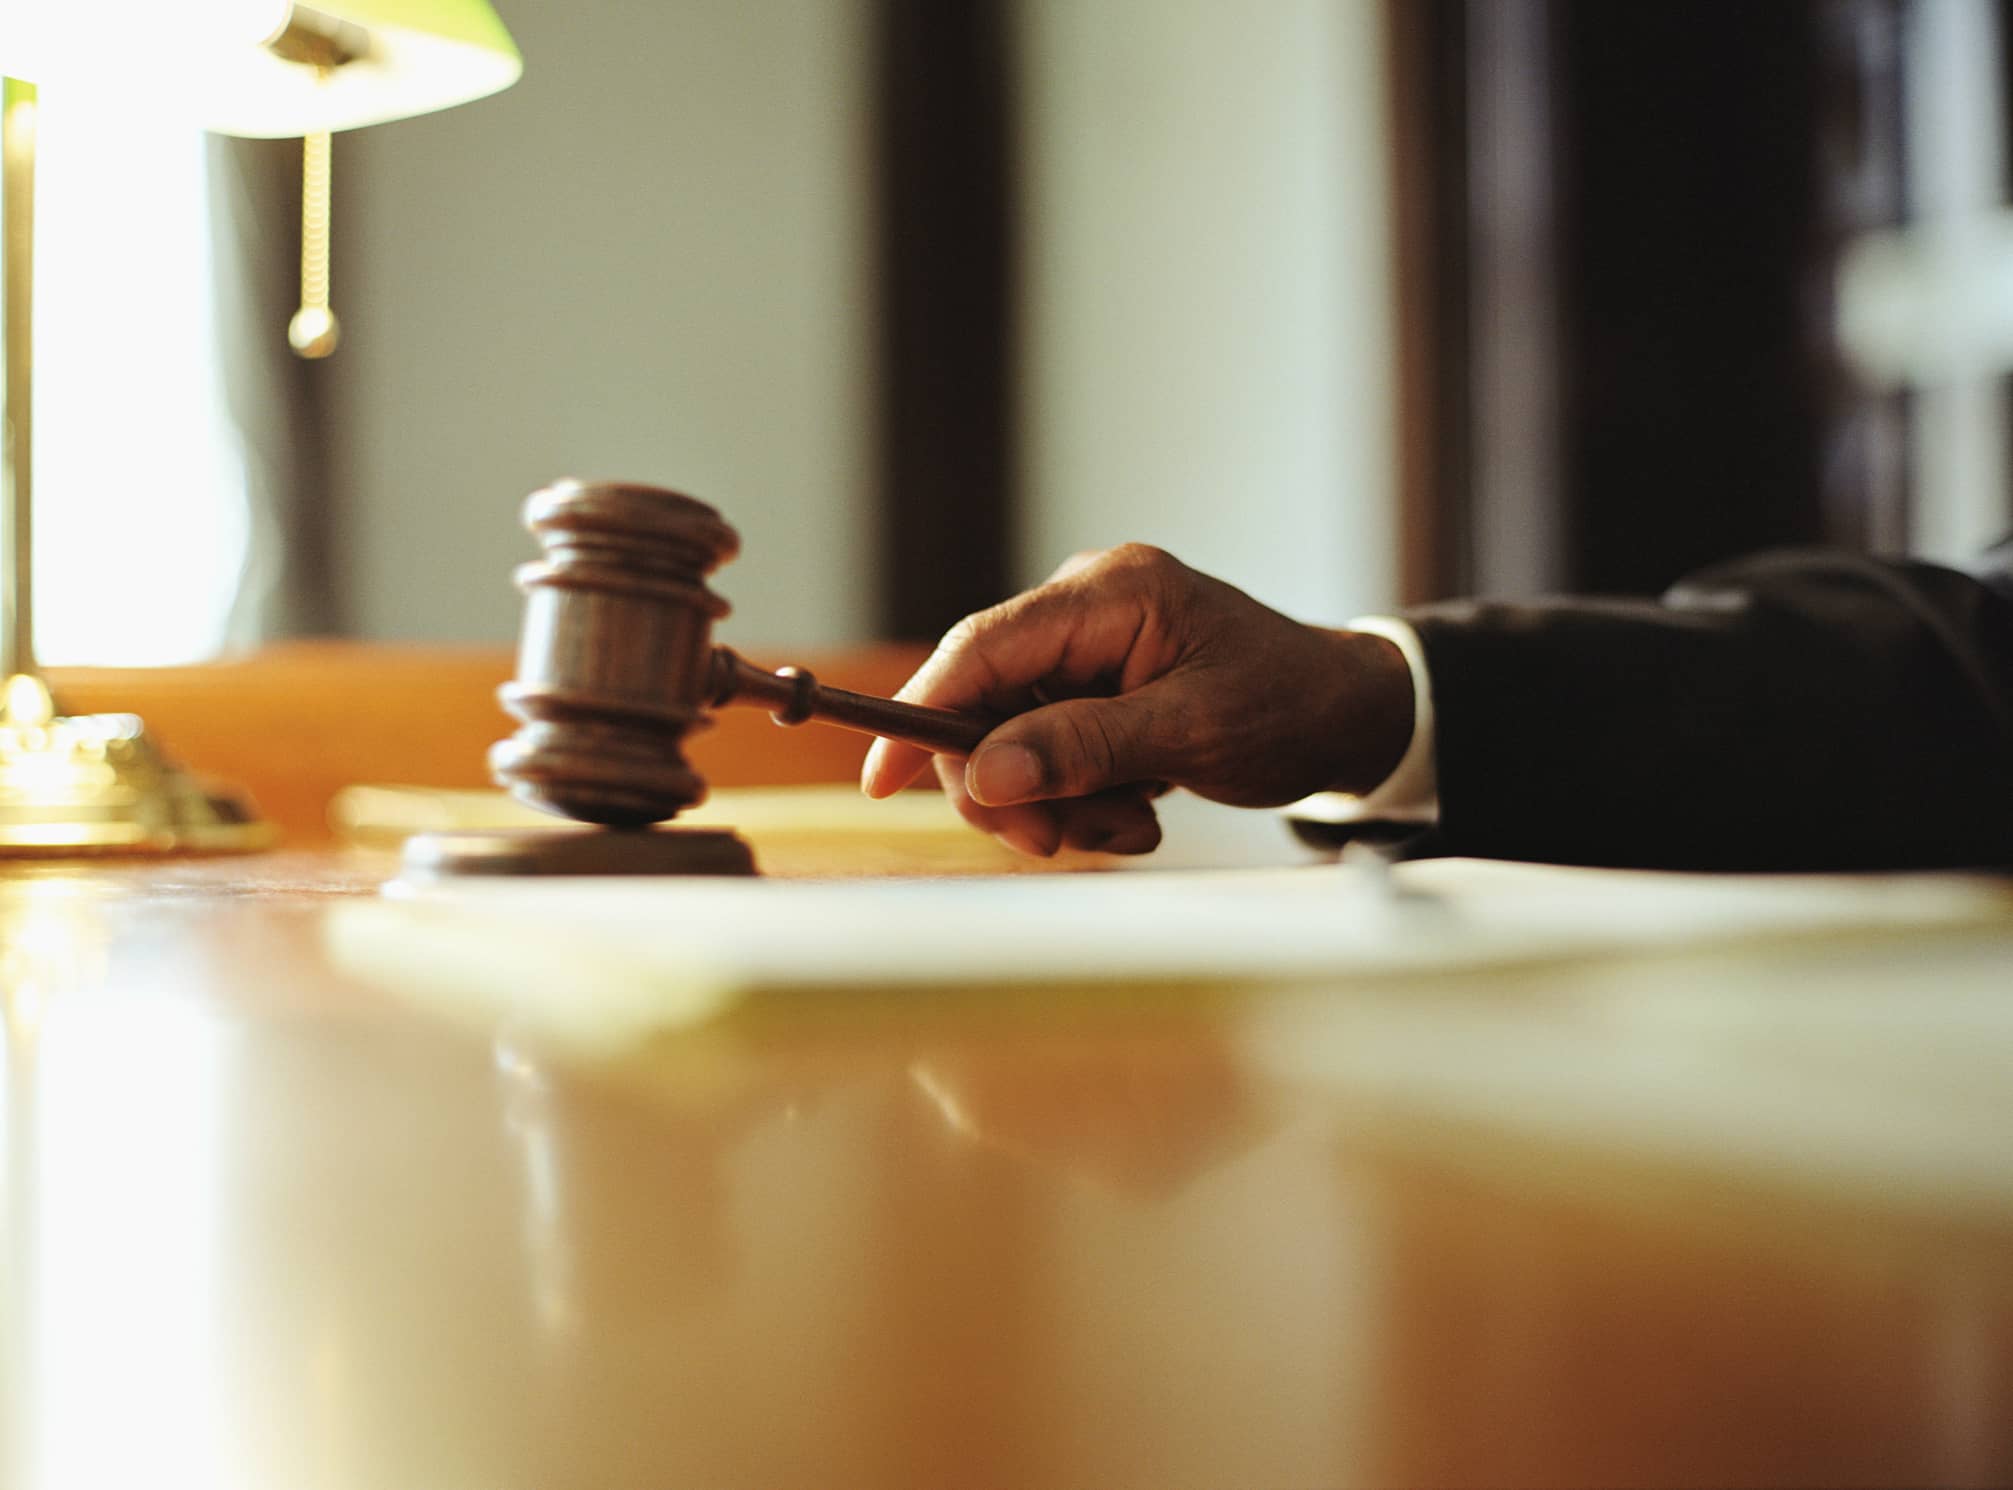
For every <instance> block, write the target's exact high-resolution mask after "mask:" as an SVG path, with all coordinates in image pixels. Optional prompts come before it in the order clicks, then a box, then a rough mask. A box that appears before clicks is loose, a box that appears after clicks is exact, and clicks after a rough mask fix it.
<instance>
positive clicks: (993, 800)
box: [965, 740, 1042, 807]
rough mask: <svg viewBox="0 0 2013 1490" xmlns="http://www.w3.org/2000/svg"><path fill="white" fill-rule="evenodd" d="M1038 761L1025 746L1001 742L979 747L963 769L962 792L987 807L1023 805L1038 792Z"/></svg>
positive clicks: (1039, 776)
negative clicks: (970, 795) (964, 791)
mask: <svg viewBox="0 0 2013 1490" xmlns="http://www.w3.org/2000/svg"><path fill="white" fill-rule="evenodd" d="M1041 778H1042V769H1041V759H1040V757H1038V756H1037V755H1036V754H1035V753H1034V752H1033V751H1032V750H1030V749H1028V748H1027V746H1025V745H1017V744H1015V743H1014V742H1012V741H1011V740H1002V741H1000V742H999V743H998V744H996V745H982V746H980V747H979V753H978V754H977V755H975V756H973V757H972V763H971V764H970V765H969V766H967V767H966V768H965V790H967V791H969V792H970V793H971V794H972V800H973V801H975V802H978V803H980V804H982V805H983V806H986V807H1005V806H1007V805H1008V804H1009V803H1013V802H1025V801H1026V800H1027V799H1028V798H1029V797H1032V796H1033V795H1034V794H1035V793H1036V792H1038V791H1040V790H1041Z"/></svg>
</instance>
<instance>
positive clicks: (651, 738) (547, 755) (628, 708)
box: [489, 480, 991, 828]
mask: <svg viewBox="0 0 2013 1490" xmlns="http://www.w3.org/2000/svg"><path fill="white" fill-rule="evenodd" d="M524 524H525V526H526V527H527V528H529V529H530V530H531V532H532V534H533V536H534V537H536V538H537V539H538V542H539V544H540V546H541V548H542V550H543V557H542V558H541V559H539V560H537V561H536V562H533V563H530V564H526V565H523V566H522V567H520V568H519V569H518V571H517V584H518V587H519V588H520V589H521V590H523V592H524V596H525V610H524V629H523V634H522V638H521V642H520V646H519V651H518V659H517V677H516V679H515V680H514V681H512V682H510V683H507V684H505V685H504V687H503V690H502V693H501V695H500V696H501V698H502V700H503V704H504V707H505V708H507V709H508V710H509V711H510V712H511V714H513V715H514V716H515V717H516V718H517V719H519V720H520V721H522V723H521V726H520V727H519V729H518V731H517V733H516V734H514V735H512V736H511V737H510V738H509V739H507V740H502V741H499V742H498V743H497V744H496V745H495V746H494V747H493V748H492V749H491V750H490V753H489V765H490V770H491V772H492V773H493V774H494V775H495V777H496V779H497V781H498V782H499V783H501V784H502V785H504V786H506V787H508V788H509V789H510V792H511V794H512V795H513V796H515V797H517V798H518V799H519V800H520V801H523V802H527V803H530V804H531V805H533V806H536V807H541V808H544V809H545V810H547V811H549V812H555V813H558V814H560V815H561V816H564V817H569V818H574V819H576V820H578V821H580V822H585V823H598V824H601V825H603V826H606V827H612V828H640V827H644V826H647V825H648V824H651V823H657V822H662V821H663V820H665V819H666V818H670V817H674V816H676V815H677V813H678V812H679V811H680V810H681V809H683V808H685V807H688V806H690V805H691V804H693V803H694V802H697V801H698V800H699V799H700V798H701V797H703V796H704V795H705V790H706V788H705V783H704V782H703V781H702V780H701V779H700V778H699V776H698V774H697V773H696V772H694V771H693V769H692V767H691V766H690V764H689V763H688V762H687V761H686V759H685V752H684V748H683V746H684V740H685V737H686V735H688V734H689V733H691V732H692V731H693V730H694V729H698V728H701V727H703V726H704V724H705V723H706V720H707V715H708V712H709V711H710V710H713V709H718V708H723V707H725V706H727V705H730V704H751V705H758V706H762V707H766V708H768V709H769V710H770V711H771V712H772V714H773V715H774V717H775V718H776V720H777V721H778V722H779V723H782V724H801V723H803V722H804V721H805V720H810V719H818V720H823V721H825V722H826V723H828V724H837V725H842V726H844V727H845V728H847V729H855V730H862V731H864V732H866V733H868V734H875V735H883V736H885V737H887V738H889V739H892V740H902V741H906V742H907V743H909V744H912V745H920V746H922V747H923V748H924V749H926V750H931V751H935V752H937V753H939V754H947V755H970V754H971V753H972V751H973V750H975V749H976V748H977V747H978V743H979V741H980V740H982V739H984V738H985V735H986V733H987V731H988V730H989V729H990V728H991V725H990V723H989V722H988V721H986V720H984V719H982V718H980V717H978V716H975V715H970V714H960V713H954V712H952V711H950V710H947V709H926V708H922V707H919V706H917V705H915V704H904V703H897V702H896V701H894V700H893V699H885V698H874V697H871V696H869V695H866V694H860V693H850V692H847V691H846V690H845V689H841V688H828V687H825V686H824V685H822V684H820V683H819V682H818V680H817V679H816V678H814V677H812V676H811V674H809V673H807V672H805V671H803V670H802V669H800V668H793V667H786V668H783V669H780V670H779V671H777V672H773V673H772V672H765V671H763V670H762V669H761V668H758V667H755V666H753V665H752V664H750V663H749V662H747V661H746V660H744V659H743V658H741V657H740V656H739V655H737V654H736V653H735V652H734V651H733V650H731V649H730V648H727V647H719V646H715V645H713V639H712V632H713V625H714V623H715V622H716V621H719V620H720V619H722V618H723V617H724V616H726V614H727V611H728V606H727V602H726V601H725V600H723V599H721V598H720V597H719V596H718V595H716V594H714V593H713V592H712V591H711V590H709V589H708V588H707V587H706V578H707V576H708V575H710V574H711V573H712V572H713V571H714V570H716V569H717V568H719V567H720V565H722V564H724V563H725V562H726V561H727V560H729V559H731V558H733V557H734V555H735V554H736V553H738V552H739V551H740V547H741V540H740V537H739V535H738V534H736V533H735V531H734V529H733V528H732V527H730V526H729V525H728V524H727V522H726V521H725V520H724V519H723V518H722V517H721V516H720V514H719V513H718V512H716V511H714V510H713V508H711V507H709V506H707V505H706V504H705V503H704V502H700V501H696V500H694V499H693V498H691V497H688V496H684V495H681V494H680V493H678V492H673V491H666V490H663V489H662V488H659V487H651V486H639V485H634V484H631V483H627V482H612V481H597V482H583V481H573V480H566V481H559V482H555V483H554V484H553V485H551V486H548V487H545V488H544V489H542V490H540V491H536V492H533V493H532V494H531V496H530V497H529V498H528V499H527V500H526V502H525V506H524Z"/></svg>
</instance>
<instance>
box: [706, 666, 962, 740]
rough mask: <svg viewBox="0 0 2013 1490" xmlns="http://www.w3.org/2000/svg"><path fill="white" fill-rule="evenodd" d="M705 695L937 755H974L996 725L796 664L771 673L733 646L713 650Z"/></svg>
mask: <svg viewBox="0 0 2013 1490" xmlns="http://www.w3.org/2000/svg"><path fill="white" fill-rule="evenodd" d="M706 695H707V702H708V703H709V704H710V705H711V706H712V707H714V708H716V709H717V708H720V707H722V706H724V705H726V704H759V705H762V706H765V707H766V708H767V709H768V710H769V712H770V714H771V715H773V716H774V718H775V720H776V722H777V723H778V724H802V723H803V722H804V721H805V720H807V719H821V720H823V721H824V722H825V723H827V724H837V725H841V726H843V727H844V728H846V729H856V730H861V731H864V732H865V733H867V734H870V735H880V736H882V737H883V738H885V739H889V740H900V741H901V742H902V743H903V744H905V745H919V746H921V747H922V748H923V749H925V750H929V751H933V752H935V753H936V754H938V755H960V756H967V755H970V754H971V753H972V752H973V751H974V750H976V749H978V746H979V741H981V740H983V739H984V738H985V737H986V736H987V735H988V734H989V733H991V731H992V727H993V726H992V723H991V721H988V720H985V719H982V718H980V717H979V716H978V715H976V714H959V713H955V712H953V711H952V710H950V709H926V708H924V707H923V706H922V705H920V704H903V703H897V702H896V701H895V700H893V699H891V698H875V697H873V696H872V695H871V694H865V693H849V692H847V691H846V690H845V689H843V688H827V687H826V686H825V685H824V684H822V683H820V682H819V681H818V680H817V679H816V678H814V677H812V676H811V675H810V674H809V673H807V672H805V671H804V670H803V669H802V668H798V667H786V668H781V669H778V670H777V671H776V672H773V673H772V672H767V671H765V670H763V669H762V668H759V667H756V666H755V665H754V664H753V663H752V662H749V661H748V660H747V659H746V658H745V657H743V656H741V655H740V654H739V653H738V652H736V651H734V649H733V648H731V647H715V648H714V649H713V667H712V672H711V674H710V675H709V678H708V686H707V689H706Z"/></svg>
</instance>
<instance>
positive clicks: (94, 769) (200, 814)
mask: <svg viewBox="0 0 2013 1490" xmlns="http://www.w3.org/2000/svg"><path fill="white" fill-rule="evenodd" d="M273 837H274V834H273V829H272V825H271V824H269V823H266V822H264V821H262V820H261V819H260V818H259V816H258V814H257V812H256V810H255V809H254V808H253V807H252V805H251V803H250V802H249V801H248V800H246V799H245V798H243V797H241V796H238V795H236V794H234V793H231V792H228V791H221V790H218V789H216V788H214V787H209V786H205V785H203V784H201V783H198V782H197V781H196V780H195V778H193V777H191V776H190V775H189V774H188V773H187V772H185V771H183V770H182V769H181V768H180V767H179V766H176V765H175V764H174V763H173V762H171V761H170V760H168V759H167V757H165V756H164V755H162V754H161V752H160V750H159V749H157V748H156V747H155V745H154V743H153V741H151V740H149V739H148V738H147V732H146V727H145V726H144V725H143V724H141V722H140V720H139V717H138V716H137V715H133V714H75V715H70V716H68V717H64V716H60V715H57V714H56V712H55V709H54V706H53V705H52V704H51V703H50V701H49V693H48V690H47V688H46V687H44V686H43V684H42V681H41V679H40V678H37V677H34V676H32V675H28V674H17V675H16V676H14V677H12V678H10V679H8V680H7V682H6V684H5V685H4V694H0V857H49V858H53V857H59V856H68V855H76V854H235V853H248V852H250V851H252V850H255V849H261V848H265V847H267V846H268V845H270V844H271V843H272V841H273Z"/></svg>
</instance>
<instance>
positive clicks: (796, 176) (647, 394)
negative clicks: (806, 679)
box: [326, 0, 872, 646]
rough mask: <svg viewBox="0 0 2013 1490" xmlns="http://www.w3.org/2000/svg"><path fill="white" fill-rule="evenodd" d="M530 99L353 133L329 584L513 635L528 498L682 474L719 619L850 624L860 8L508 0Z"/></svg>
mask: <svg viewBox="0 0 2013 1490" xmlns="http://www.w3.org/2000/svg"><path fill="white" fill-rule="evenodd" d="M496 5H497V9H498V11H499V12H500V13H501V14H502V15H503V17H504V20H505V22H506V24H507V25H509V27H510V29H511V31H512V33H513V35H515V37H516V38H517V41H518V43H519V45H520V47H521V48H522V50H523V52H524V56H525V64H526V65H525V74H524V79H523V81H522V82H521V83H519V84H518V85H517V87H515V88H513V89H511V90H510V91H508V92H506V93H504V94H501V95H499V96H498V97H496V98H494V99H491V100H487V101H485V102H482V103H478V104H474V105H470V106H468V107H465V108H460V109H455V110H451V111H448V112H446V113H443V114H438V115H434V116H430V117H427V118H422V119H416V120H410V121H407V122H404V123H399V124H393V125H387V126H383V127H381V128H378V129H372V130H365V131H361V132H359V133H357V134H353V135H348V136H344V137H343V138H341V139H339V140H338V141H337V142H336V143H337V149H336V176H335V180H336V204H335V212H336V230H337V242H336V260H335V265H334V278H335V298H336V308H337V311H338V313H339V314H340V315H341V316H342V319H343V325H344V331H345V340H344V344H343V347H342V349H341V351H340V352H339V353H338V355H337V356H336V357H335V358H334V359H333V360H332V361H331V362H330V363H329V364H328V365H327V368H326V372H327V375H328V377H329V378H330V379H331V380H332V381H331V385H330V392H331V403H332V408H333V411H334V414H335V419H336V425H335V435H336V444H335V448H334V450H333V451H332V464H333V477H334V501H335V503H336V507H337V512H338V514H339V521H338V529H339V532H338V541H337V556H338V561H339V564H340V568H341V573H340V575H339V584H340V590H341V600H342V603H343V604H344V605H345V607H346V609H347V613H348V617H349V620H350V621H351V623H352V625H353V628H354V629H355V630H356V631H357V632H358V633H359V634H362V635H365V636H371V637H400V638H416V639H431V640H504V639H507V638H508V637H510V636H512V635H513V634H514V632H515V627H516V617H517V598H516V595H515V594H514V592H513V591H512V590H511V588H510V585H509V582H508V575H509V571H510V568H511V566H512V565H513V564H515V563H516V562H518V561H519V560H521V559H524V558H526V557H529V555H530V551H531V550H530V540H529V539H528V538H527V537H526V536H525V535H524V534H523V533H522V531H521V530H520V529H519V528H518V527H517V520H516V508H517V504H518V502H519V501H520V499H521V498H522V497H523V496H524V494H525V493H526V492H527V491H529V490H531V489H532V488H533V487H535V486H537V485H539V484H541V483H543V482H544V481H546V480H548V479H550V478H551V477H554V476H558V475H562V474H578V475H586V476H622V477H628V478H634V479H639V480H646V481H654V482H659V483H663V484H666V485H672V486H678V487H682V488H684V489H686V490H689V491H691V492H692V493H694V494H695V495H698V496H702V497H705V498H707V499H708V500H710V501H713V502H714V503H716V504H717V505H719V506H720V507H721V508H723V509H724V510H725V511H726V512H727V514H728V515H729V517H730V518H731V520H732V521H733V522H734V523H735V524H736V525H737V526H738V527H739V528H740V529H741V533H742V536H743V539H744V542H745V553H744V556H743V557H742V558H740V559H738V560H736V561H735V562H734V563H733V564H732V565H731V566H729V567H728V569H726V570H725V571H724V572H723V574H722V575H721V577H720V579H719V581H718V584H719V588H720V589H721V591H722V592H723V593H725V594H726V595H727V596H728V597H729V598H730V599H731V600H732V601H733V602H734V604H735V607H736V612H737V614H736V616H735V617H734V618H733V619H732V620H730V621H729V622H728V623H727V627H728V628H730V630H729V631H728V632H727V633H726V634H728V635H730V636H731V637H733V638H734V639H736V640H739V641H743V642H747V643H749V644H751V645H756V646H761V645H765V644H770V643H777V644H789V645H816V644H821V643H827V642H833V641H843V640H847V639H851V638H855V637H858V636H860V635H862V634H863V631H864V628H865V627H866V625H867V623H868V617H869V614H870V607H871V600H872V593H871V585H870V575H869V569H868V565H869V563H870V559H871V552H870V551H871V534H870V531H869V528H868V512H869V506H868V480H869V474H870V473H869V462H870V459H871V450H870V447H869V444H868V431H869V430H870V427H871V421H870V414H871V408H870V404H869V402H868V400H869V396H870V388H869V379H868V359H869V351H870V348H869V343H868V340H867V338H868V334H869V329H870V328H869V320H868V307H867V290H868V288H869V281H868V264H867V237H866V233H867V226H868V224H867V213H868V211H869V209H870V205H871V203H870V198H869V195H868V183H867V180H866V171H865V164H866V149H867V138H866V123H865V118H864V112H863V111H864V106H865V104H866V102H867V99H866V87H867V78H866V73H867V68H866V54H865V47H866V42H867V37H866V34H865V29H864V22H865V17H866V13H867V12H866V6H865V0H496Z"/></svg>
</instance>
